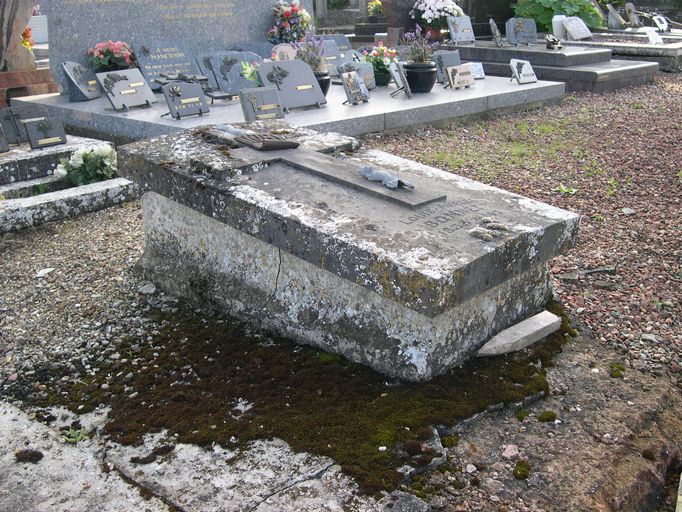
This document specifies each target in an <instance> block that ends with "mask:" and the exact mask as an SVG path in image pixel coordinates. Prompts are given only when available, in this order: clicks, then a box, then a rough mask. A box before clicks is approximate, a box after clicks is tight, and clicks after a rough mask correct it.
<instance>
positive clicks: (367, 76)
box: [337, 61, 377, 91]
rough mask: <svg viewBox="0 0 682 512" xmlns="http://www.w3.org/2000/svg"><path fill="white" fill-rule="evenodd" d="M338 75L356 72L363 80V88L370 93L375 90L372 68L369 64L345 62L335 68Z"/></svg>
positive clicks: (375, 84) (375, 82) (375, 83)
mask: <svg viewBox="0 0 682 512" xmlns="http://www.w3.org/2000/svg"><path fill="white" fill-rule="evenodd" d="M337 71H338V73H339V74H343V73H350V72H351V71H357V73H358V75H360V77H361V78H362V79H363V80H364V82H365V86H366V87H367V88H368V89H369V90H370V91H371V90H372V89H376V87H377V81H376V78H375V76H374V66H372V63H371V62H355V61H353V62H346V63H344V64H341V65H340V66H338V67H337Z"/></svg>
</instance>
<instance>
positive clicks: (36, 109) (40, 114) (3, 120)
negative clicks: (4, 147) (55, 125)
mask: <svg viewBox="0 0 682 512" xmlns="http://www.w3.org/2000/svg"><path fill="white" fill-rule="evenodd" d="M45 117H47V109H46V108H45V107H44V106H42V105H26V106H22V107H9V108H2V109H0V127H1V128H2V130H3V132H4V133H5V138H6V139H7V142H8V143H9V144H21V143H22V142H28V135H27V133H26V128H25V126H24V123H26V122H30V121H32V120H40V119H43V118H45Z"/></svg>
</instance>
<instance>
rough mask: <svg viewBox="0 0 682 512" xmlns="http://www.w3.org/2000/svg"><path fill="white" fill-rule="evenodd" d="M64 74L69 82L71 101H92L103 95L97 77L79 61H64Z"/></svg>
mask: <svg viewBox="0 0 682 512" xmlns="http://www.w3.org/2000/svg"><path fill="white" fill-rule="evenodd" d="M63 66H64V74H65V75H66V78H67V80H68V83H69V101H72V102H76V101H90V100H94V99H95V98H99V97H100V96H102V89H100V87H99V84H98V83H97V77H96V76H95V73H94V72H93V71H92V70H91V69H88V68H86V67H85V66H83V65H82V64H79V63H78V62H72V61H69V62H64V63H63Z"/></svg>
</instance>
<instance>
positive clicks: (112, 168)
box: [54, 144, 117, 186]
mask: <svg viewBox="0 0 682 512" xmlns="http://www.w3.org/2000/svg"><path fill="white" fill-rule="evenodd" d="M116 169H117V159H116V150H115V149H114V148H113V146H112V145H111V144H98V145H97V146H94V147H91V148H87V149H77V150H76V151H74V152H73V154H72V155H71V158H62V160H61V162H60V164H59V165H58V166H57V169H56V170H55V171H54V175H55V176H57V177H58V178H67V179H68V180H69V181H71V183H73V184H74V185H76V186H80V185H87V184H88V183H94V182H96V181H103V180H108V179H111V178H113V177H114V176H115V175H116Z"/></svg>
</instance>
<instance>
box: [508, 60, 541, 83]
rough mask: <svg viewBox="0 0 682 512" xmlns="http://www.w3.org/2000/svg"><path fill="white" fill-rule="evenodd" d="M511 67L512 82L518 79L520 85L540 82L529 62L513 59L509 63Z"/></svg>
mask: <svg viewBox="0 0 682 512" xmlns="http://www.w3.org/2000/svg"><path fill="white" fill-rule="evenodd" d="M509 66H510V67H511V70H512V75H513V76H512V80H514V79H516V81H517V82H518V83H519V85H521V84H532V83H535V82H537V81H538V78H537V76H535V71H533V66H531V64H530V62H528V61H527V60H521V59H512V60H511V61H509Z"/></svg>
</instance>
